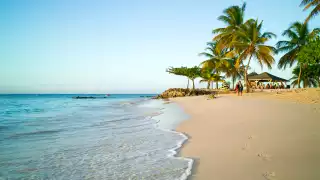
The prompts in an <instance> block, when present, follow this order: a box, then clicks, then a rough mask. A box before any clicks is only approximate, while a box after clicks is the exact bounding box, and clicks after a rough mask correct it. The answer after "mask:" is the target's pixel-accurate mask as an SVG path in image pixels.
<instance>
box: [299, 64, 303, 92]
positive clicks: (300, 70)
mask: <svg viewBox="0 0 320 180" xmlns="http://www.w3.org/2000/svg"><path fill="white" fill-rule="evenodd" d="M301 72H302V64H300V72H299V76H298V88H301V87H300V80H301Z"/></svg>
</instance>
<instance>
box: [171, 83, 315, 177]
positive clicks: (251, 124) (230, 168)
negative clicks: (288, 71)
mask: <svg viewBox="0 0 320 180" xmlns="http://www.w3.org/2000/svg"><path fill="white" fill-rule="evenodd" d="M318 90H319V89H318ZM310 92H311V93H310ZM310 92H309V90H306V91H303V92H302V91H299V92H287V93H281V94H277V93H254V94H246V95H244V96H242V97H238V96H236V95H234V94H231V95H221V96H219V97H218V98H216V99H213V100H207V98H206V97H205V96H198V97H184V98H176V99H172V101H173V102H176V103H178V104H179V105H180V106H181V107H182V108H183V109H184V110H185V111H186V113H188V114H189V115H190V116H191V119H189V120H187V121H184V122H183V123H182V124H181V125H180V126H179V127H178V128H177V130H178V131H180V132H183V133H185V134H187V135H188V136H189V137H190V139H189V141H188V143H187V144H186V145H185V146H184V147H183V149H182V150H181V156H183V157H190V158H194V159H195V160H196V163H195V167H194V169H193V170H194V173H193V175H192V176H191V179H195V180H211V179H217V180H302V179H305V180H319V179H320V105H319V103H318V102H319V99H318V96H319V95H320V91H317V89H313V90H311V91H310ZM303 93H304V94H303ZM297 97H298V98H297Z"/></svg>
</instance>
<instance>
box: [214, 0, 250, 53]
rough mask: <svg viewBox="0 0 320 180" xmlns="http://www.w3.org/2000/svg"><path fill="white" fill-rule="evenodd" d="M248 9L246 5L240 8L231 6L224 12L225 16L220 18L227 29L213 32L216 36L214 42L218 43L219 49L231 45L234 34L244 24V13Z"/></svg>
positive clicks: (218, 29)
mask: <svg viewBox="0 0 320 180" xmlns="http://www.w3.org/2000/svg"><path fill="white" fill-rule="evenodd" d="M245 9H246V3H244V4H243V5H242V6H241V7H240V6H230V7H228V8H227V9H225V10H224V11H223V15H221V16H219V17H218V20H219V21H222V22H223V23H225V24H226V27H223V28H217V29H214V30H213V31H212V33H213V34H216V36H215V37H214V38H213V40H214V41H218V42H219V43H218V47H219V48H220V49H223V48H226V46H228V45H230V42H231V41H232V39H233V33H234V32H235V31H237V30H239V29H240V26H241V25H242V24H243V23H244V12H245Z"/></svg>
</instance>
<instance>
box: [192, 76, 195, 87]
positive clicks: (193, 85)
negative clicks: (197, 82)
mask: <svg viewBox="0 0 320 180" xmlns="http://www.w3.org/2000/svg"><path fill="white" fill-rule="evenodd" d="M192 89H193V90H194V89H195V86H194V79H192Z"/></svg>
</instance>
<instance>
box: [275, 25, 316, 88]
mask: <svg viewBox="0 0 320 180" xmlns="http://www.w3.org/2000/svg"><path fill="white" fill-rule="evenodd" d="M319 31H320V29H318V28H316V29H314V30H313V31H312V32H310V30H309V28H308V24H304V23H300V22H295V23H293V24H292V25H291V26H290V27H289V29H287V30H285V31H284V32H283V33H282V35H283V36H286V37H287V38H289V40H284V41H279V42H278V43H277V44H276V46H277V48H278V52H285V53H286V54H284V55H283V56H282V57H281V58H280V60H279V62H278V68H279V69H282V68H283V69H285V68H286V67H287V66H288V65H290V67H292V65H293V64H294V63H295V62H297V55H298V53H299V52H300V51H301V50H302V48H303V47H304V46H305V45H307V43H308V40H310V39H312V38H314V37H316V35H317V33H318V32H319ZM300 75H301V69H300ZM298 77H299V76H298ZM298 81H300V78H298ZM298 87H299V88H300V83H298Z"/></svg>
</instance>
